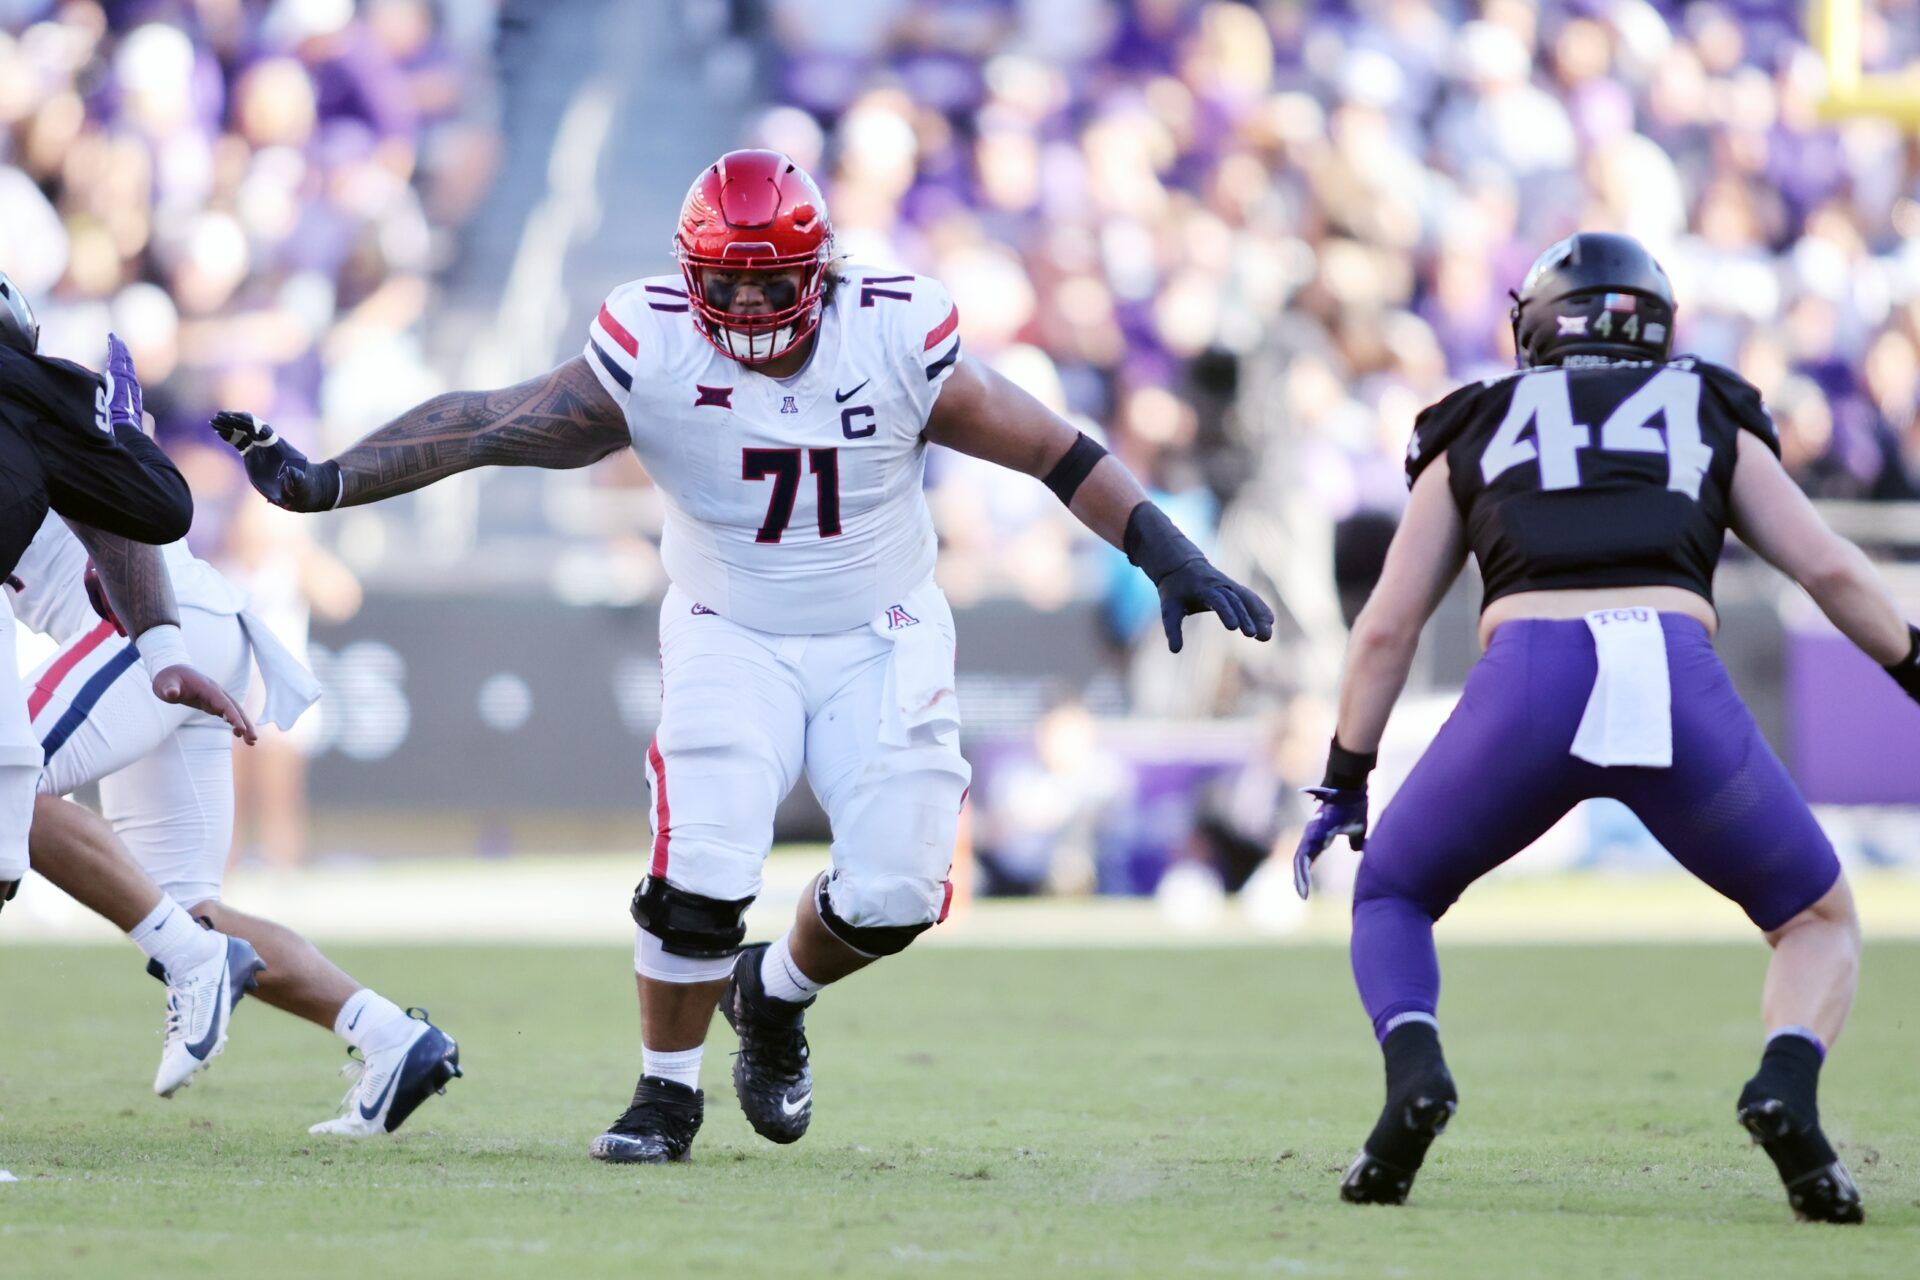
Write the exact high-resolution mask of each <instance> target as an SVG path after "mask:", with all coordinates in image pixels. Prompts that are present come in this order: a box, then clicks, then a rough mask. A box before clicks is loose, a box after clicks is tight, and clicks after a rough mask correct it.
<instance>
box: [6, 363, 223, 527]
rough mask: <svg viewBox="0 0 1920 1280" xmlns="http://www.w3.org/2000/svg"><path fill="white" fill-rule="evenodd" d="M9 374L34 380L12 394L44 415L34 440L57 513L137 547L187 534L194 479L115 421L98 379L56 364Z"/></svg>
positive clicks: (16, 384) (17, 382)
mask: <svg viewBox="0 0 1920 1280" xmlns="http://www.w3.org/2000/svg"><path fill="white" fill-rule="evenodd" d="M8 372H9V373H10V374H18V373H25V374H26V375H27V376H24V377H15V378H14V379H13V380H12V385H11V386H9V388H8V391H9V392H10V394H11V396H12V398H14V399H15V400H16V401H17V402H21V403H24V404H27V405H30V406H31V407H32V408H33V409H34V410H36V413H35V416H36V417H37V418H38V419H39V421H38V423H37V424H36V429H35V430H33V432H32V433H31V435H32V440H33V444H34V450H35V452H36V453H38V454H39V456H40V465H41V468H42V470H43V471H44V473H45V475H46V484H47V498H48V501H49V502H50V503H51V505H52V507H53V509H54V510H55V511H57V512H59V513H60V514H61V515H63V516H68V517H70V518H72V519H74V520H78V521H80V522H81V523H82V524H87V525H92V526H93V527H94V528H96V529H100V530H103V531H105V532H107V533H113V534H118V535H119V536H121V537H123V538H131V539H133V540H134V541H136V542H150V543H165V542H173V541H176V540H178V539H180V538H184V537H186V536H187V529H188V527H189V526H190V525H192V523H193V493H192V491H191V490H189V489H188V488H187V481H186V477H184V476H182V475H181V474H180V471H179V468H177V467H175V466H174V465H173V462H172V460H171V459H170V458H168V457H167V455H166V454H164V453H162V452H161V451H160V446H158V445H156V444H155V443H154V442H153V441H151V440H149V439H147V437H146V436H145V435H144V434H142V433H141V432H140V431H139V430H137V429H136V428H134V427H131V426H113V425H111V424H110V423H109V422H108V420H107V411H106V395H105V389H104V388H103V387H102V385H101V383H100V380H99V378H98V377H96V376H95V375H94V374H92V373H90V372H88V371H87V370H85V369H83V368H81V367H80V366H79V365H76V364H69V363H68V362H67V361H65V360H51V359H36V360H34V361H33V363H32V365H31V366H26V367H23V368H20V369H9V370H8Z"/></svg>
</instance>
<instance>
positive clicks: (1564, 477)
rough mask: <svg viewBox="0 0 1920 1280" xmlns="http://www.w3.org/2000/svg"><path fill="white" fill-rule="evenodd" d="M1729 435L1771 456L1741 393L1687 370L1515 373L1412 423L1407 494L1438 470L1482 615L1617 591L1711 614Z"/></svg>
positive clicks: (1672, 363)
mask: <svg viewBox="0 0 1920 1280" xmlns="http://www.w3.org/2000/svg"><path fill="white" fill-rule="evenodd" d="M1742 431H1749V432H1751V433H1753V434H1754V435H1755V436H1757V437H1758V438H1759V439H1760V440H1761V441H1763V442H1764V443H1765V444H1766V446H1767V447H1768V448H1769V449H1771V450H1773V452H1774V453H1775V454H1776V455H1777V454H1778V453H1779V452H1780V446H1779V443H1778V442H1777V441H1776V439H1775V438H1774V431H1773V423H1772V420H1771V419H1769V418H1768V417H1767V413H1766V410H1765V409H1764V408H1763V407H1762V406H1761V403H1760V393H1759V392H1758V391H1756V390H1755V389H1754V388H1753V386H1752V384H1751V383H1749V382H1747V381H1746V380H1745V379H1744V378H1742V377H1740V376H1739V375H1738V374H1736V373H1734V372H1732V371H1731V370H1728V369H1724V368H1721V367H1720V366H1719V365H1716V364H1709V363H1707V362H1706V361H1704V360H1696V359H1694V358H1692V357H1691V356H1682V357H1680V358H1678V359H1674V360H1669V361H1665V362H1654V361H1613V362H1606V363H1599V364H1591V365H1580V366H1575V367H1571V368H1557V367H1542V368H1535V369H1523V370H1521V371H1519V372H1517V373H1512V374H1507V375H1505V376H1503V377H1499V378H1489V379H1488V380H1486V381H1485V382H1477V383H1473V384H1471V385H1469V386H1465V387H1462V388H1460V389H1459V390H1458V391H1455V392H1454V393H1453V394H1452V395H1450V396H1448V397H1446V398H1445V399H1444V400H1441V401H1440V402H1439V403H1437V404H1435V405H1433V406H1431V407H1430V408H1428V409H1426V410H1425V411H1423V412H1422V413H1421V414H1420V417H1419V419H1418V420H1417V421H1416V422H1415V424H1414V432H1413V441H1412V443H1411V444H1410V445H1409V446H1408V449H1407V483H1408V484H1409V485H1412V484H1413V483H1414V482H1415V481H1416V480H1418V479H1419V477H1420V474H1421V473H1422V472H1423V471H1424V470H1425V469H1426V468H1427V466H1428V465H1429V464H1431V463H1432V461H1433V460H1434V459H1435V458H1438V457H1440V456H1441V455H1442V454H1444V455H1446V458H1447V472H1448V480H1449V483H1450V484H1451V485H1452V488H1453V497H1454V501H1455V503H1456V504H1457V505H1458V506H1459V508H1460V512H1461V516H1462V518H1463V519H1464V522H1465V524H1466V531H1467V542H1468V545H1469V546H1470V547H1472V549H1473V554H1474V558H1475V559H1476V560H1478V561H1479V562H1480V575H1481V578H1482V579H1483V580H1484V582H1485V586H1486V595H1485V603H1488V604H1490V603H1492V602H1493V601H1495V600H1497V599H1499V598H1500V597H1501V596H1504V595H1512V594H1513V593H1515V592H1519V591H1554V590H1570V589H1579V588H1587V587H1625V586H1676V587H1682V588H1685V589H1686V590H1689V591H1693V592H1695V593H1696V594H1698V595H1700V596H1703V597H1705V598H1706V599H1708V600H1711V599H1712V598H1713V571H1714V567H1715V565H1716V564H1718V562H1719V559H1720V548H1721V545H1722V544H1723V543H1724V541H1725V539H1726V529H1727V519H1728V494H1729V492H1730V490H1731V488H1732V485H1733V468H1734V460H1735V456H1736V445H1737V443H1738V441H1739V436H1740V433H1741V432H1742Z"/></svg>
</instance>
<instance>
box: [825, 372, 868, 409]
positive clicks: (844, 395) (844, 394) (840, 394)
mask: <svg viewBox="0 0 1920 1280" xmlns="http://www.w3.org/2000/svg"><path fill="white" fill-rule="evenodd" d="M872 381H873V379H872V378H868V379H867V381H866V382H862V383H861V384H860V387H864V386H866V385H867V382H872ZM860 387H855V388H854V389H853V390H851V391H836V392H834V393H833V402H834V403H835V404H845V403H846V402H847V401H849V400H851V399H853V398H854V397H855V396H857V395H859V394H860Z"/></svg>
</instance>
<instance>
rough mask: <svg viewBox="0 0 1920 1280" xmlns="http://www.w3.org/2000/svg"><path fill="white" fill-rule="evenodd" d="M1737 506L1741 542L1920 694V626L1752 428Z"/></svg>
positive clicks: (1740, 457)
mask: <svg viewBox="0 0 1920 1280" xmlns="http://www.w3.org/2000/svg"><path fill="white" fill-rule="evenodd" d="M1731 506H1732V511H1731V512H1730V513H1729V514H1730V519H1729V521H1728V523H1729V524H1730V525H1732V527H1733V531H1734V532H1735V533H1737V534H1739V535H1740V541H1742V542H1744V543H1746V544H1747V545H1748V546H1749V547H1752V548H1753V549H1754V551H1755V552H1757V553H1758V554H1759V555H1760V556H1761V557H1762V558H1763V559H1765V560H1766V561H1767V562H1768V563H1769V564H1771V565H1773V567H1774V568H1776V569H1778V570H1780V572H1782V573H1784V574H1786V575H1787V576H1788V577H1789V578H1792V579H1793V580H1794V581H1795V582H1797V583H1799V584H1800V585H1801V586H1802V587H1804V588H1806V592H1807V594H1808V595H1810V596H1812V597H1813V602H1814V603H1815V604H1817V605H1819V606H1820V612H1822V613H1824V614H1826V615H1827V617H1828V619H1829V620H1830V621H1831V622H1832V623H1833V625H1834V626H1836V627H1838V628H1839V629H1840V633H1841V634H1842V635H1844V636H1846V638H1847V639H1849V640H1851V641H1853V642H1854V643H1855V644H1857V645H1859V646H1860V648H1861V649H1862V650H1864V651H1865V652H1866V654H1867V656H1868V657H1870V658H1872V659H1873V660H1874V661H1875V662H1877V663H1879V664H1880V665H1881V666H1883V667H1885V668H1886V669H1887V674H1888V675H1891V676H1892V677H1893V678H1894V679H1895V680H1897V681H1899V682H1900V687H1901V688H1902V689H1905V690H1906V691H1907V694H1908V696H1909V697H1912V698H1913V699H1914V700H1916V701H1920V629H1915V628H1914V627H1912V626H1910V625H1909V624H1908V623H1907V620H1906V619H1905V618H1904V617H1902V616H1901V613H1900V609H1899V607H1898V606H1897V605H1895V604H1894V601H1893V593H1892V592H1890V591H1889V590H1887V584H1886V582H1885V580H1884V579H1882V578H1881V577H1880V575H1879V574H1878V573H1877V572H1875V570H1874V567H1873V564H1872V562H1871V561H1869V560H1868V559H1867V557H1866V553H1865V552H1863V551H1861V550H1860V548H1858V547H1856V546H1854V545H1853V544H1852V543H1851V542H1849V541H1847V540H1846V539H1845V538H1843V537H1841V536H1840V535H1839V534H1837V533H1835V532H1834V531H1833V530H1832V529H1829V528H1828V527H1827V522H1826V521H1825V520H1822V519H1821V518H1820V513H1819V512H1818V511H1816V510H1814V508H1813V503H1812V502H1810V501H1808V500H1807V495H1806V494H1804V493H1802V492H1801V491H1800V486H1799V485H1797V484H1795V483H1794V482H1793V477H1791V476H1789V475H1788V474H1787V472H1786V468H1784V467H1782V466H1781V465H1780V460H1779V459H1778V458H1776V457H1774V456H1773V451H1772V450H1770V449H1768V448H1767V446H1766V445H1765V444H1764V443H1763V442H1762V441H1761V440H1759V439H1758V438H1757V437H1755V436H1753V435H1752V434H1750V433H1748V432H1745V431H1743V432H1741V433H1740V443H1739V445H1738V452H1737V454H1736V455H1735V461H1734V467H1733V493H1732V503H1731Z"/></svg>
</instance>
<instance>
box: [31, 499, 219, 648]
mask: <svg viewBox="0 0 1920 1280" xmlns="http://www.w3.org/2000/svg"><path fill="white" fill-rule="evenodd" d="M160 552H161V555H162V556H163V557H164V558H165V559H166V563H167V576H168V577H169V578H171V579H172V580H173V598H174V601H175V603H177V604H179V605H181V606H182V607H183V608H194V609H204V610H205V611H206V612H208V613H217V614H227V615H230V614H236V613H239V612H241V611H242V610H243V609H245V608H246V607H247V595H246V593H245V592H244V591H242V590H240V588H238V587H236V586H234V585H233V584H232V583H231V582H228V581H227V580H226V579H225V578H224V577H222V576H221V575H220V571H219V570H218V569H215V568H214V567H213V566H212V565H210V564H208V563H207V562H206V561H204V560H201V559H199V558H198V557H196V556H195V555H194V554H193V552H191V551H189V550H187V544H186V543H185V542H170V543H168V544H167V545H166V546H164V547H162V548H161V549H160ZM86 569H87V549H86V547H84V546H82V545H81V543H80V539H78V538H76V537H74V536H73V530H71V529H69V528H67V522H66V521H64V520H62V519H61V518H60V517H59V516H57V515H55V514H53V513H52V512H48V513H47V518H46V519H44V520H42V521H41V522H40V528H39V529H38V530H37V531H36V532H35V533H34V535H33V541H32V542H31V543H29V544H28V546H27V549H26V551H25V553H24V554H22V555H21V557H20V563H19V564H18V565H17V566H15V568H14V571H13V575H14V577H16V578H18V579H20V581H21V583H22V584H23V589H22V590H20V591H15V590H14V589H13V588H12V587H8V588H7V589H6V591H7V598H8V599H9V600H10V601H12V603H13V616H14V617H16V618H18V619H19V620H20V622H21V623H22V624H23V625H25V626H26V627H28V628H30V629H31V630H34V631H38V632H39V633H40V634H41V635H44V636H51V637H52V638H53V639H54V640H55V641H57V642H59V643H60V644H63V645H64V644H67V643H68V642H70V641H71V640H73V639H74V638H75V637H76V636H79V635H83V634H85V633H86V632H88V631H91V630H92V629H93V628H94V626H95V625H97V624H98V623H99V621H100V617H99V615H98V614H96V613H95V612H94V611H93V606H92V605H91V604H89V603H88V601H87V592H86V588H85V585H84V583H83V581H82V579H83V578H84V576H85V574H86Z"/></svg>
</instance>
